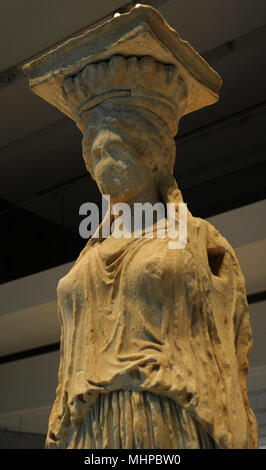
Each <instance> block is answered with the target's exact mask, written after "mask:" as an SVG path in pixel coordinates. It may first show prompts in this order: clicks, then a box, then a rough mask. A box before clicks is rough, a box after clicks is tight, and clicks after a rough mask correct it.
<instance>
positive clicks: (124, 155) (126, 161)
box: [91, 129, 153, 200]
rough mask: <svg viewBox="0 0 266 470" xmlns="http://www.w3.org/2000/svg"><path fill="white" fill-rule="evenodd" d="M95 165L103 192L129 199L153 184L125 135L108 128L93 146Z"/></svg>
mask: <svg viewBox="0 0 266 470" xmlns="http://www.w3.org/2000/svg"><path fill="white" fill-rule="evenodd" d="M91 168H92V174H93V177H94V179H95V180H96V182H97V185H98V187H99V189H100V191H101V193H102V194H109V195H110V196H111V197H112V198H115V199H116V198H117V199H119V200H127V199H128V198H131V197H132V196H136V195H137V194H138V193H139V192H141V191H143V190H144V189H145V188H146V187H147V185H149V184H153V177H152V171H151V169H150V168H149V167H147V166H145V164H144V163H143V162H141V160H140V159H139V158H138V156H137V155H136V149H134V148H132V147H131V146H129V145H128V144H127V142H125V140H123V138H122V137H121V136H120V135H118V134H115V133H114V132H112V131H110V130H108V129H102V130H100V131H99V132H98V133H97V135H96V137H95V139H94V141H93V144H92V148H91Z"/></svg>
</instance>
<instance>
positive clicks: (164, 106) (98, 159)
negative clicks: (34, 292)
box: [64, 56, 187, 200]
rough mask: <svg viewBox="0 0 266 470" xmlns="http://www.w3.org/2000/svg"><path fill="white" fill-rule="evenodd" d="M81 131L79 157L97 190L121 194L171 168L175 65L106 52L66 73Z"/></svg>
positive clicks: (179, 105) (176, 114) (180, 94)
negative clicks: (96, 60) (75, 72)
mask: <svg viewBox="0 0 266 470" xmlns="http://www.w3.org/2000/svg"><path fill="white" fill-rule="evenodd" d="M64 90H65V93H66V96H67V99H68V103H69V105H71V106H72V108H73V111H75V113H76V115H77V125H78V127H79V128H80V130H81V131H82V133H83V141H82V146H83V157H84V160H85V164H86V167H87V169H88V171H89V172H90V174H91V176H92V178H93V179H95V180H96V182H97V184H98V187H99V189H100V191H101V192H102V193H103V194H109V195H110V196H111V197H112V198H113V199H118V200H127V199H128V198H131V197H132V196H133V197H134V196H136V195H137V194H138V193H140V192H141V191H142V190H143V189H145V188H146V187H147V186H150V185H152V184H156V183H155V182H156V180H157V177H158V173H159V172H160V169H161V168H162V167H164V168H167V169H168V170H169V172H170V173H172V171H173V165H174V160H175V142H174V138H173V137H174V136H175V134H176V133H177V128H178V122H179V119H180V117H181V116H182V113H183V109H184V107H185V105H186V99H187V90H186V86H185V83H184V81H183V80H182V78H181V76H180V74H179V73H178V69H177V66H175V65H165V64H162V63H158V62H156V61H155V60H154V59H153V58H152V57H142V58H137V57H129V58H125V57H122V56H115V57H112V58H111V60H109V61H103V62H100V63H98V64H90V65H88V66H87V67H86V68H85V69H84V70H83V71H82V72H80V73H79V74H78V75H77V76H76V77H73V78H72V77H71V78H67V79H66V80H65V83H64Z"/></svg>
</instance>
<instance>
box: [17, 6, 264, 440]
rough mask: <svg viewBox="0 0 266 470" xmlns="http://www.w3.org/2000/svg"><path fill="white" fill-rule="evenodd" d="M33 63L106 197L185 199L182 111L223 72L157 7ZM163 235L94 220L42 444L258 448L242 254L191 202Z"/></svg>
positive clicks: (69, 291)
mask: <svg viewBox="0 0 266 470" xmlns="http://www.w3.org/2000/svg"><path fill="white" fill-rule="evenodd" d="M25 71H26V73H27V74H28V76H29V78H30V84H31V87H32V89H33V91H34V92H36V93H37V94H39V95H40V96H41V97H43V98H44V99H46V100H47V101H49V102H50V103H52V104H53V105H55V106H56V107H57V108H58V109H60V110H61V111H62V112H63V113H65V114H67V115H68V116H69V117H71V118H72V119H74V120H75V121H76V124H77V126H78V127H79V129H80V130H81V132H82V134H83V142H82V145H83V156H84V160H85V164H86V166H87V169H88V171H89V172H90V173H91V176H92V177H93V178H94V179H95V180H96V182H97V184H98V187H99V189H100V191H101V192H102V193H103V194H109V195H110V197H111V204H113V203H115V202H117V201H123V202H127V203H128V204H129V205H132V204H133V203H134V202H136V201H137V202H147V201H148V202H150V203H152V204H154V203H156V202H158V201H162V202H164V203H165V204H167V202H175V203H178V202H182V195H181V193H180V190H179V189H178V186H177V183H176V181H175V179H174V177H173V165H174V160H175V143H174V140H173V137H174V136H175V134H176V132H177V129H178V122H179V119H180V118H181V117H182V116H183V115H184V114H186V113H189V112H191V111H194V110H197V109H199V108H201V107H203V106H207V105H209V104H212V103H214V102H215V101H216V100H217V99H218V92H219V88H220V86H221V80H220V77H219V76H218V75H217V74H216V72H214V71H213V70H212V69H211V68H210V67H209V66H208V64H207V63H206V62H205V61H204V60H203V59H202V58H201V57H200V56H199V55H198V54H197V53H196V52H195V51H194V50H193V48H192V47H191V46H190V45H189V44H188V43H186V42H184V41H182V40H181V39H180V38H179V36H178V35H177V33H176V32H175V31H174V30H172V29H171V28H170V27H169V25H168V24H167V23H166V22H165V21H164V20H163V18H162V17H161V16H160V14H159V13H158V12H157V11H156V10H154V9H152V8H151V7H144V6H142V7H140V8H138V9H133V10H132V11H131V12H130V13H128V14H125V15H121V16H120V17H119V18H114V19H112V20H111V21H109V22H107V23H106V24H104V25H102V26H100V27H98V28H96V29H94V30H90V31H88V32H85V33H84V34H83V35H82V36H79V37H76V38H73V39H72V40H71V41H67V42H66V43H64V44H63V45H61V46H59V47H58V48H57V49H55V50H54V51H52V52H49V53H47V54H45V55H43V56H42V57H40V58H39V59H37V60H35V61H33V62H31V63H30V64H27V65H26V66H25ZM206 151H208V149H206ZM178 158H182V155H178ZM195 158H196V156H195ZM176 224H178V213H177V214H176ZM168 241H169V240H168V239H167V238H158V237H156V236H155V237H153V238H149V239H147V238H146V239H145V238H138V239H134V238H124V239H115V238H114V237H113V236H112V235H111V236H110V237H108V238H104V236H102V234H101V230H99V237H98V238H94V239H91V240H90V241H89V242H88V243H87V245H86V247H85V248H84V250H83V251H82V253H81V254H80V256H79V258H78V260H77V261H76V263H75V265H74V267H73V268H72V269H71V271H70V272H69V273H68V274H67V276H65V277H64V278H63V279H61V281H60V282H59V285H58V307H59V315H60V320H61V325H62V336H61V359H60V369H59V385H58V388H57V392H56V400H55V403H54V406H53V410H52V413H51V417H50V421H49V430H48V435H47V442H46V445H47V447H49V448H64V447H67V448H112V447H122V448H132V447H136V448H161V447H168V448H169V447H173V448H210V447H216V448H254V447H257V425H256V421H255V418H254V415H253V412H252V410H251V409H250V407H249V403H248V398H247V392H246V375H247V371H248V355H249V351H250V347H251V345H252V333H251V329H250V322H249V314H248V308H247V301H246V292H245V282H244V279H243V276H242V273H241V270H240V267H239V264H238V261H237V259H236V257H235V253H234V251H233V249H232V248H231V246H230V245H229V243H228V242H227V241H226V240H225V239H224V238H223V237H222V236H221V235H220V234H219V233H218V232H217V230H216V229H215V228H214V227H213V226H211V225H210V224H208V223H207V222H205V221H203V220H201V219H198V218H195V217H193V216H192V215H191V214H190V213H189V212H188V242H187V245H186V246H185V248H184V249H181V250H169V248H168Z"/></svg>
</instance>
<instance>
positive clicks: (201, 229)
mask: <svg viewBox="0 0 266 470" xmlns="http://www.w3.org/2000/svg"><path fill="white" fill-rule="evenodd" d="M189 223H190V226H191V227H193V232H194V234H195V233H196V234H197V236H198V237H200V238H205V242H206V245H207V246H208V247H217V248H218V247H220V248H221V249H223V250H224V251H229V252H234V250H233V248H232V246H231V245H230V243H229V242H228V240H227V239H226V238H225V237H224V236H223V235H222V234H221V233H220V232H219V230H217V228H216V227H214V225H212V224H211V223H210V222H208V221H207V220H204V219H201V218H199V217H194V216H191V217H190V222H189Z"/></svg>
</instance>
